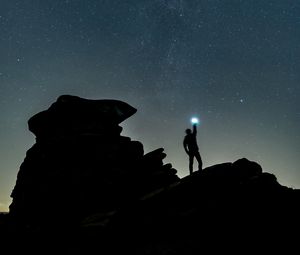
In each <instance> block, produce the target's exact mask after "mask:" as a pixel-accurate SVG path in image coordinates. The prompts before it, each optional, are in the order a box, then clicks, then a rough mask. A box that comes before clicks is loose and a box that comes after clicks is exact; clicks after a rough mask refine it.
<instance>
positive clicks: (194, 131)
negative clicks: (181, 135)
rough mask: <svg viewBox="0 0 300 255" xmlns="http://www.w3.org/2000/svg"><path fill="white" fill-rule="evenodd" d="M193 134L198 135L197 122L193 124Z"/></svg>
mask: <svg viewBox="0 0 300 255" xmlns="http://www.w3.org/2000/svg"><path fill="white" fill-rule="evenodd" d="M193 134H194V135H197V125H196V124H194V125H193Z"/></svg>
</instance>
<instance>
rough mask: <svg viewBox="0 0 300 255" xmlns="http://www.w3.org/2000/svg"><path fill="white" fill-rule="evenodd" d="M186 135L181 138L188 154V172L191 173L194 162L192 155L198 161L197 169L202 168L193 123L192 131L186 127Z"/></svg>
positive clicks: (195, 129) (195, 128)
mask: <svg viewBox="0 0 300 255" xmlns="http://www.w3.org/2000/svg"><path fill="white" fill-rule="evenodd" d="M185 132H186V136H185V137H184V140H183V147H184V150H185V152H186V153H187V154H188V155H189V170H190V174H192V173H193V164H194V157H195V158H196V159H197V161H198V170H202V159H201V156H200V153H199V147H198V144H197V138H196V136H197V126H196V124H193V132H192V130H191V129H189V128H188V129H187V130H186V131H185Z"/></svg>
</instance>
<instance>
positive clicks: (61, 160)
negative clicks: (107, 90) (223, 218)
mask: <svg viewBox="0 0 300 255" xmlns="http://www.w3.org/2000/svg"><path fill="white" fill-rule="evenodd" d="M135 112H136V109H134V108H133V107H132V106H130V105H128V104H127V103H124V102H121V101H117V100H88V99H82V98H79V97H75V96H69V95H66V96H61V97H59V98H58V99H57V101H56V102H55V103H54V104H52V105H51V107H50V108H49V109H48V110H46V111H43V112H41V113H38V114H36V115H35V116H33V117H32V118H31V119H30V120H29V129H30V130H31V131H32V132H33V133H34V134H35V135H36V143H35V144H34V145H33V147H32V148H30V149H29V150H28V151H27V154H26V158H25V160H24V162H23V163H22V165H21V167H20V171H19V173H18V177H17V182H16V185H15V188H14V190H13V192H12V194H11V196H12V198H13V202H12V204H11V205H10V214H11V215H12V216H14V217H15V218H16V220H18V221H19V222H20V223H22V224H25V225H30V226H37V227H41V226H44V225H48V226H53V224H54V225H55V224H61V223H62V222H63V223H64V224H66V225H69V224H71V225H76V224H79V223H80V222H81V220H83V219H84V218H85V217H86V216H88V215H91V214H95V213H106V212H111V211H114V210H116V209H118V208H119V207H122V206H123V205H124V204H128V203H133V202H134V201H135V200H137V199H139V198H141V197H143V196H145V195H146V194H147V193H148V192H151V191H153V190H155V189H157V188H163V187H165V186H166V185H169V184H171V183H173V182H175V181H178V179H179V178H178V177H177V176H176V170H175V169H173V168H172V166H171V165H170V164H166V165H165V164H163V159H164V158H165V156H166V155H165V154H164V152H163V149H157V150H155V151H153V152H150V153H148V154H146V155H144V151H143V145H142V143H140V142H138V141H131V139H130V138H128V137H123V136H121V135H120V132H121V130H122V128H121V127H120V126H119V123H120V122H122V121H123V120H125V119H127V118H128V117H130V116H131V115H132V114H134V113H135Z"/></svg>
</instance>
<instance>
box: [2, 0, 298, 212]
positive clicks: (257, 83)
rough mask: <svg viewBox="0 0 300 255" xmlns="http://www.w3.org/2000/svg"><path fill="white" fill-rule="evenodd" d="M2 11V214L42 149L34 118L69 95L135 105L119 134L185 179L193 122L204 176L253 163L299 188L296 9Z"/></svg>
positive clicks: (163, 2) (89, 3) (291, 3)
mask: <svg viewBox="0 0 300 255" xmlns="http://www.w3.org/2000/svg"><path fill="white" fill-rule="evenodd" d="M0 4H1V8H0V35H1V36H0V211H3V210H8V209H7V207H8V205H9V204H10V202H11V200H10V198H9V195H10V192H11V191H12V189H13V186H14V184H15V181H16V175H17V172H18V170H19V166H20V164H21V163H22V161H23V159H24V157H25V154H26V151H27V150H28V149H29V148H30V147H31V146H32V144H33V143H34V142H35V140H34V136H33V134H31V133H30V132H29V130H28V128H27V120H28V119H29V118H30V117H31V116H32V115H34V114H36V113H37V112H40V111H42V110H45V109H47V108H48V107H49V106H50V105H51V104H52V103H53V102H54V101H55V100H56V99H57V97H58V96H59V95H61V94H72V95H78V96H81V97H85V98H91V99H104V98H111V99H119V100H123V101H126V102H127V103H129V104H131V105H132V106H134V107H135V108H137V109H138V112H137V113H136V114H135V115H134V116H133V117H131V118H129V119H128V120H126V121H125V122H124V123H122V126H123V128H124V131H123V133H122V134H123V135H126V136H130V137H131V138H132V139H133V140H139V141H141V142H142V143H143V144H144V149H145V152H149V151H151V150H154V149H156V148H160V147H163V148H165V152H166V153H167V154H168V156H167V158H166V159H165V161H164V162H165V163H169V162H170V163H172V165H173V167H174V168H176V169H177V170H178V175H179V176H180V177H183V176H185V175H187V174H188V158H187V155H186V154H185V152H184V150H183V146H182V140H183V137H184V135H185V133H184V131H185V129H186V128H188V127H190V122H189V119H190V117H191V116H194V115H196V116H198V117H200V119H201V124H200V126H199V129H198V144H199V147H200V153H201V155H202V158H203V163H204V167H207V166H210V165H213V164H216V163H223V162H229V161H230V162H232V161H235V160H237V159H239V158H241V157H246V158H248V159H250V160H254V161H257V162H258V163H259V164H261V165H262V167H263V169H264V171H266V172H270V173H273V174H275V175H276V177H277V178H278V181H279V182H280V183H281V184H283V185H286V186H288V187H294V188H300V169H299V165H300V157H299V151H300V137H299V128H300V103H299V101H298V98H299V96H300V72H299V71H300V2H299V1H295V0H284V1H283V0H270V1H268V0H266V1H259V0H206V1H204V0H203V1H202V0H98V1H96V0H65V1H63V0H26V1H24V0H19V1H18V0H0ZM53 207H54V208H55V205H53Z"/></svg>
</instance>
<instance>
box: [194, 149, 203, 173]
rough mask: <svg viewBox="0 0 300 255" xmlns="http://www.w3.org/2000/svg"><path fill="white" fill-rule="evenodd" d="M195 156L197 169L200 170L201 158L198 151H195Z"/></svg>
mask: <svg viewBox="0 0 300 255" xmlns="http://www.w3.org/2000/svg"><path fill="white" fill-rule="evenodd" d="M195 157H196V159H197V161H198V170H202V159H201V156H200V153H199V151H197V152H196V154H195Z"/></svg>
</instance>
